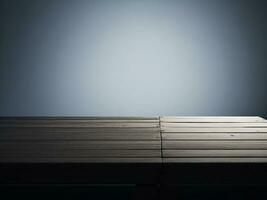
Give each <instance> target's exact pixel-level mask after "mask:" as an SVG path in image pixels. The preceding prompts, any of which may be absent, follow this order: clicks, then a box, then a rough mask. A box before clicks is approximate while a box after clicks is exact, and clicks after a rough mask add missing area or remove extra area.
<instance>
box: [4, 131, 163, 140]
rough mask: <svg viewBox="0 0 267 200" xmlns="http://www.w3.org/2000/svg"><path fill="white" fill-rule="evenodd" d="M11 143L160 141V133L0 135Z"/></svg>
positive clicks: (37, 133)
mask: <svg viewBox="0 0 267 200" xmlns="http://www.w3.org/2000/svg"><path fill="white" fill-rule="evenodd" d="M1 140H2V141H3V140H5V141H12V140H20V141H25V140H47V141H50V140H61V141H66V140H72V141H75V140H83V141H86V140H90V141H94V140H124V141H125V140H141V141H144V140H160V133H159V132H157V133H156V132H151V133H145V132H144V133H135V132H133V133H128V132H126V133H105V132H104V133H102V132H100V133H80V132H77V133H75V132H74V133H72V132H70V133H69V132H62V133H61V132H57V133H53V132H52V133H50V132H48V133H47V132H26V133H24V134H22V133H19V132H18V133H12V132H11V133H7V132H4V133H1V134H0V141H1Z"/></svg>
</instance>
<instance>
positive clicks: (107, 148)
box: [0, 117, 162, 163]
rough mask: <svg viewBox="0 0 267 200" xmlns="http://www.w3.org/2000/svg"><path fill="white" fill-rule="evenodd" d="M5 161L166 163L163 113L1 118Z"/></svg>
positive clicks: (2, 159)
mask: <svg viewBox="0 0 267 200" xmlns="http://www.w3.org/2000/svg"><path fill="white" fill-rule="evenodd" d="M0 131H1V134H0V152H1V153H0V162H1V163H50V162H51V163H62V162H63V163H64V162H68V163H105V162H107V163H131V162H132V163H160V162H161V161H162V158H161V141H160V127H159V118H157V117H155V118H143V117H140V118H138V117H125V118H124V117H77V118H73V117H70V118H69V117H65V118H64V117H59V118H57V117H51V118H49V117H45V118H41V117H37V118H33V117H32V118H27V117H23V118H0Z"/></svg>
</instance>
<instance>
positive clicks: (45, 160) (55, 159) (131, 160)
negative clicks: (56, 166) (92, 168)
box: [0, 157, 162, 163]
mask: <svg viewBox="0 0 267 200" xmlns="http://www.w3.org/2000/svg"><path fill="white" fill-rule="evenodd" d="M0 162H1V163H161V162H162V159H161V158H160V157H153V158H152V157H147V158H138V157H133V158H132V157H127V158H106V157H103V158H88V157H84V158H80V157H73V158H67V157H52V158H51V157H24V158H21V157H18V158H16V157H15V158H14V157H13V158H12V157H6V158H0Z"/></svg>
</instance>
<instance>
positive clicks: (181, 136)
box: [162, 133, 267, 140]
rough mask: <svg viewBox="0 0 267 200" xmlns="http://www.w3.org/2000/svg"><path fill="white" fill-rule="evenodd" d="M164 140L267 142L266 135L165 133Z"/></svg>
mask: <svg viewBox="0 0 267 200" xmlns="http://www.w3.org/2000/svg"><path fill="white" fill-rule="evenodd" d="M162 139H163V140H267V134H266V133H165V134H162Z"/></svg>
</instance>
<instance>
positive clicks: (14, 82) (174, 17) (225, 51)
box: [0, 0, 267, 117]
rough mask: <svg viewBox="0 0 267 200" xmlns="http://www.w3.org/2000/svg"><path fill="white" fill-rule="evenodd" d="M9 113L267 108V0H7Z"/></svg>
mask: <svg viewBox="0 0 267 200" xmlns="http://www.w3.org/2000/svg"><path fill="white" fill-rule="evenodd" d="M0 29H1V32H0V115H1V116H54V115H56V116H59V115H64V116H76V115H79V116H84V115H85V116H87V115H94V116H103V115H104V116H110V115H115V116H124V115H127V116H131V115H133V116H134V115H142V116H150V115H261V116H265V117H267V89H266V86H267V61H266V58H267V39H266V36H267V1H264V0H262V1H259V0H258V1H257V0H256V1H245V0H235V1H233V0H221V1H218V0H179V1H172V0H136V1H127V0H120V1H119V0H106V1H104V0H100V1H83V0H73V1H67V0H47V1H43V0H24V1H21V0H4V1H1V3H0Z"/></svg>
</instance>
